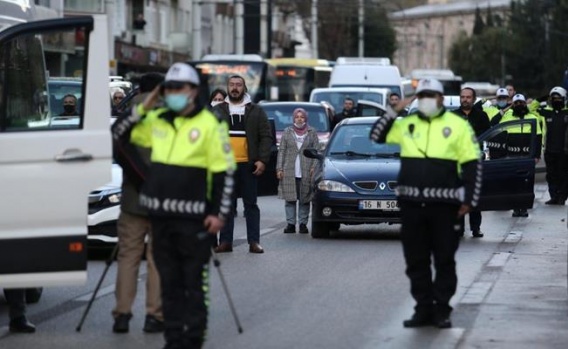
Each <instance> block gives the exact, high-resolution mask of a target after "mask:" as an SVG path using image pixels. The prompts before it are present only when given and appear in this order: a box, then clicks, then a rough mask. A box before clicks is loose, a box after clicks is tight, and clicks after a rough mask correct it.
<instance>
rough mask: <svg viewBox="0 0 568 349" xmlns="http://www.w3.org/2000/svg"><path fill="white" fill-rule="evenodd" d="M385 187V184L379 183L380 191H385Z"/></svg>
mask: <svg viewBox="0 0 568 349" xmlns="http://www.w3.org/2000/svg"><path fill="white" fill-rule="evenodd" d="M386 187H387V185H386V184H385V182H381V184H379V189H381V190H385V188H386Z"/></svg>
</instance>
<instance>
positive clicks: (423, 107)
mask: <svg viewBox="0 0 568 349" xmlns="http://www.w3.org/2000/svg"><path fill="white" fill-rule="evenodd" d="M418 110H419V111H420V112H421V113H422V114H424V115H425V116H427V117H430V118H431V117H433V116H436V114H438V112H439V111H440V108H438V100H437V99H436V98H420V99H419V100H418Z"/></svg>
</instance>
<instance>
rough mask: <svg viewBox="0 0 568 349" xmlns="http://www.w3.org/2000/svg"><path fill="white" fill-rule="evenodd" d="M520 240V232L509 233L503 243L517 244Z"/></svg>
mask: <svg viewBox="0 0 568 349" xmlns="http://www.w3.org/2000/svg"><path fill="white" fill-rule="evenodd" d="M522 238H523V232H522V231H511V232H509V234H508V235H507V238H506V239H505V240H504V241H503V242H505V243H508V244H516V243H517V242H519V241H521V239H522Z"/></svg>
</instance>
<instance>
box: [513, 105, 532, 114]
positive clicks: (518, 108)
mask: <svg viewBox="0 0 568 349" xmlns="http://www.w3.org/2000/svg"><path fill="white" fill-rule="evenodd" d="M528 112H529V109H528V108H527V107H526V106H524V105H516V106H514V107H513V113H514V114H515V115H519V116H523V115H526V114H527V113H528Z"/></svg>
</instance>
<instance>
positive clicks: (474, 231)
mask: <svg viewBox="0 0 568 349" xmlns="http://www.w3.org/2000/svg"><path fill="white" fill-rule="evenodd" d="M476 97H477V95H476V93H475V90H474V89H472V88H470V87H465V88H463V89H462V90H461V92H460V107H459V108H458V109H456V110H454V113H456V114H458V115H460V116H461V117H463V118H464V119H466V120H467V121H468V122H469V124H470V125H471V127H472V128H473V131H474V132H475V136H476V137H479V136H480V135H481V134H482V133H483V132H485V131H487V130H488V129H489V128H491V125H490V123H489V117H488V116H487V114H486V113H485V112H484V111H483V109H482V108H481V107H480V106H478V105H475V104H474V103H475V99H476ZM469 227H470V228H471V235H472V236H473V237H474V238H481V237H483V233H482V232H481V230H480V228H481V212H480V211H475V210H472V211H470V212H469ZM461 229H462V230H461V235H462V236H463V231H464V229H465V219H464V217H463V216H462V218H461Z"/></svg>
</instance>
